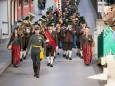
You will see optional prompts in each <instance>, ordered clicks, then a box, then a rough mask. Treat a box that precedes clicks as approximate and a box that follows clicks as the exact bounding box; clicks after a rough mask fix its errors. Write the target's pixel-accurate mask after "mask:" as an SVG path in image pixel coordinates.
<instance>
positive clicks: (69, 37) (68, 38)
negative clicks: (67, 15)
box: [64, 20, 75, 60]
mask: <svg viewBox="0 0 115 86" xmlns="http://www.w3.org/2000/svg"><path fill="white" fill-rule="evenodd" d="M67 23H68V27H67V28H66V31H65V33H64V35H65V37H64V42H65V48H66V59H68V58H69V60H72V58H71V56H72V48H73V41H74V39H73V38H74V33H75V32H74V29H73V28H72V24H73V23H72V21H71V20H69V21H68V22H67Z"/></svg>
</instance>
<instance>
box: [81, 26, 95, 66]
mask: <svg viewBox="0 0 115 86" xmlns="http://www.w3.org/2000/svg"><path fill="white" fill-rule="evenodd" d="M92 43H93V39H92V36H91V35H90V30H89V28H88V27H86V28H85V29H84V34H83V35H82V38H81V45H80V49H81V50H83V59H84V63H85V65H89V64H90V62H91V60H92V46H91V45H92Z"/></svg>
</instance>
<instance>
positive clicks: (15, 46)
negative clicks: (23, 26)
mask: <svg viewBox="0 0 115 86" xmlns="http://www.w3.org/2000/svg"><path fill="white" fill-rule="evenodd" d="M17 29H18V28H15V30H14V32H13V34H12V36H11V38H10V41H9V43H8V49H11V50H12V64H13V65H14V67H18V64H19V63H20V51H21V46H22V44H21V37H20V35H19V34H18V30H17Z"/></svg>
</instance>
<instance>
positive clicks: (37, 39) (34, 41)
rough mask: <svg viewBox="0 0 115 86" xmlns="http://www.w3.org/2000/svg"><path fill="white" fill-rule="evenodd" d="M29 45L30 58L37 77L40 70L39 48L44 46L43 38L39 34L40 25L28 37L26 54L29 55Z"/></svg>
mask: <svg viewBox="0 0 115 86" xmlns="http://www.w3.org/2000/svg"><path fill="white" fill-rule="evenodd" d="M30 47H31V58H32V61H33V70H34V76H35V77H36V78H39V72H40V52H41V48H44V38H43V36H42V35H40V27H36V28H35V34H34V35H32V36H31V37H30V40H29V43H28V47H27V54H28V55H29V50H30Z"/></svg>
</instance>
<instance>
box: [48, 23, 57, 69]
mask: <svg viewBox="0 0 115 86" xmlns="http://www.w3.org/2000/svg"><path fill="white" fill-rule="evenodd" d="M47 26H48V30H47V34H49V36H50V38H47V37H46V57H47V60H48V63H47V66H50V67H53V61H54V53H55V52H56V45H57V44H58V42H57V41H58V39H57V33H56V31H54V30H53V25H52V23H51V22H50V23H49V24H48V25H47Z"/></svg>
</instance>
